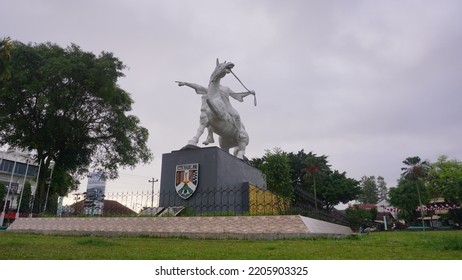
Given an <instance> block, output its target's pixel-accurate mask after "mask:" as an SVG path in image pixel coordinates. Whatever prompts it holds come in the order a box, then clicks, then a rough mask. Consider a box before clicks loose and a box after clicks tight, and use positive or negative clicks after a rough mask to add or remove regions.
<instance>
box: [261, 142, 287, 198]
mask: <svg viewBox="0 0 462 280" xmlns="http://www.w3.org/2000/svg"><path fill="white" fill-rule="evenodd" d="M253 164H254V165H255V166H256V167H257V168H259V169H260V170H261V171H262V172H263V174H264V177H265V179H266V184H267V185H268V189H269V190H270V191H272V192H274V193H275V194H278V195H280V196H282V197H284V198H288V199H292V197H293V195H294V190H293V187H292V180H291V178H290V175H291V169H290V165H289V159H288V157H287V154H286V153H285V152H284V151H282V150H281V149H280V148H274V149H273V152H271V151H269V150H267V151H266V153H265V155H264V156H263V158H262V159H261V160H258V159H254V160H253Z"/></svg>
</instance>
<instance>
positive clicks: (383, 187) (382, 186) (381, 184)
mask: <svg viewBox="0 0 462 280" xmlns="http://www.w3.org/2000/svg"><path fill="white" fill-rule="evenodd" d="M377 196H378V197H377V198H378V200H379V201H380V200H384V199H387V198H388V188H387V183H386V182H385V179H384V178H383V177H382V176H379V177H377Z"/></svg>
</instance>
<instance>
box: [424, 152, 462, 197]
mask: <svg viewBox="0 0 462 280" xmlns="http://www.w3.org/2000/svg"><path fill="white" fill-rule="evenodd" d="M428 182H429V192H430V195H431V197H443V198H444V199H445V200H446V201H447V202H452V203H456V204H460V203H462V162H460V161H458V160H448V157H447V156H444V155H442V156H440V157H439V158H438V161H437V162H435V163H433V164H432V169H431V171H430V173H429V176H428Z"/></svg>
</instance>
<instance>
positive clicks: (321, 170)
mask: <svg viewBox="0 0 462 280" xmlns="http://www.w3.org/2000/svg"><path fill="white" fill-rule="evenodd" d="M275 153H276V154H284V155H285V157H286V158H287V159H288V164H289V167H290V168H289V172H290V173H289V178H290V180H287V179H286V180H285V184H284V186H285V187H286V188H289V187H290V190H288V191H289V192H294V191H295V190H296V189H302V190H306V191H308V192H309V193H311V194H313V195H312V196H313V198H314V196H315V195H314V193H315V188H316V197H317V199H318V200H319V201H321V202H322V203H321V204H322V205H323V207H324V210H326V211H330V210H332V208H333V207H334V206H335V205H337V204H339V203H340V202H342V203H346V202H348V201H350V200H353V199H356V198H357V196H358V194H359V191H360V188H359V186H358V183H359V182H358V181H356V180H354V179H351V178H348V177H347V176H346V173H345V172H339V171H338V170H331V168H330V165H329V163H328V161H327V156H324V155H322V156H318V155H316V154H314V153H312V152H310V153H308V154H306V153H305V152H304V151H303V150H301V151H299V152H297V153H292V152H291V153H285V152H283V151H282V150H280V149H277V150H275ZM267 156H268V154H267V155H265V156H264V157H263V159H253V160H252V164H253V165H254V166H256V167H257V168H260V169H261V170H262V171H263V173H264V174H265V176H267V175H266V172H267V171H266V170H265V168H261V162H264V161H265V158H266V157H267ZM284 162H285V161H284ZM280 170H283V174H284V178H285V176H287V169H286V168H284V169H280ZM280 170H279V169H278V168H277V167H276V168H274V169H273V171H274V172H280ZM280 175H281V176H282V174H280ZM289 181H290V182H291V185H290V186H288V185H287V182H289ZM267 184H268V186H269V187H270V186H271V184H270V182H268V181H267ZM294 199H295V200H296V201H297V200H298V199H301V198H299V197H298V195H297V193H296V192H295V196H294ZM313 204H314V203H313Z"/></svg>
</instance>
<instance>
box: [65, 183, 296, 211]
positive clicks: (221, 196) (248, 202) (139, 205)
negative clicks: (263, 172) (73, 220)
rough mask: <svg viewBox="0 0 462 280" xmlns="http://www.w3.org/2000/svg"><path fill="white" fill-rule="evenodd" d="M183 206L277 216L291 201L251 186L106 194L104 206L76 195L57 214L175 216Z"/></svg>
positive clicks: (81, 195) (195, 209) (190, 208)
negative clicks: (184, 195)
mask: <svg viewBox="0 0 462 280" xmlns="http://www.w3.org/2000/svg"><path fill="white" fill-rule="evenodd" d="M72 196H74V197H72ZM160 198H162V199H160ZM159 202H161V204H160V205H159ZM180 209H181V213H182V215H276V214H284V212H286V211H287V209H288V203H287V202H285V201H284V200H283V199H281V198H280V197H278V196H276V195H274V194H272V193H271V192H269V191H267V190H264V189H259V188H257V187H255V186H252V185H249V186H247V187H243V188H229V189H226V188H225V189H221V190H215V191H209V192H200V193H195V194H194V195H193V196H192V197H191V198H190V199H187V200H183V199H179V196H178V194H176V193H175V192H174V191H173V192H168V193H160V192H154V193H153V192H150V191H134V192H114V193H106V194H105V196H104V202H103V203H102V205H101V206H100V205H99V204H98V203H94V202H92V201H89V200H88V199H87V200H86V199H85V197H84V195H83V194H80V195H79V194H73V195H71V196H70V197H68V198H67V199H66V200H65V202H64V203H63V206H62V207H59V209H58V215H59V216H80V215H97V216H103V217H110V216H140V215H141V216H142V215H166V214H168V215H176V214H178V213H177V212H178V211H180Z"/></svg>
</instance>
